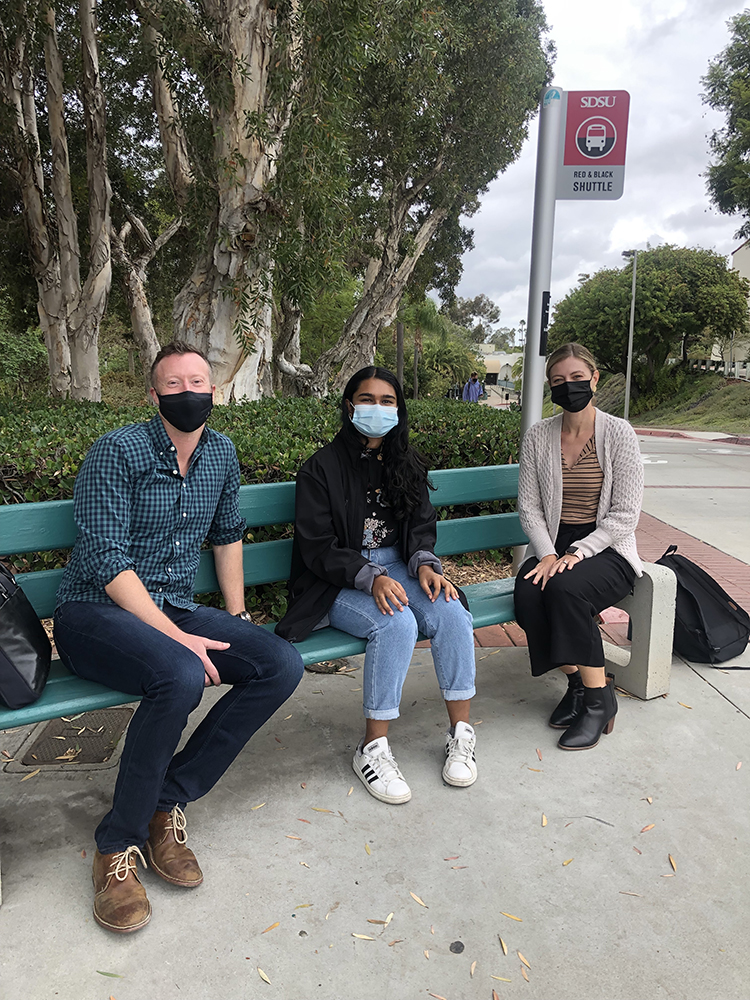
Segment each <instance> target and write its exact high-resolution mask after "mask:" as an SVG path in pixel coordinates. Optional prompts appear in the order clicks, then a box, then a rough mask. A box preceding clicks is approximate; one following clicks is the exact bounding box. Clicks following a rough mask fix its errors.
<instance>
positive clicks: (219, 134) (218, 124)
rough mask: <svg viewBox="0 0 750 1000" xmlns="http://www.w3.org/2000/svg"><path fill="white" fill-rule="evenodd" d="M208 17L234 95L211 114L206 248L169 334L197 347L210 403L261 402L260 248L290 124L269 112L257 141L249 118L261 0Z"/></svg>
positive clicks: (259, 102) (264, 386)
mask: <svg viewBox="0 0 750 1000" xmlns="http://www.w3.org/2000/svg"><path fill="white" fill-rule="evenodd" d="M204 10H205V13H206V15H207V16H208V17H209V19H210V20H211V22H212V26H213V28H214V31H215V36H216V38H217V39H218V41H219V44H220V47H221V50H222V52H223V53H224V54H225V55H226V57H227V65H228V67H229V69H228V70H227V72H230V74H231V84H232V88H231V93H230V94H229V95H228V96H227V97H226V98H225V100H224V101H223V102H218V101H217V102H216V104H215V106H214V107H213V108H212V125H213V137H214V138H213V141H214V159H215V162H216V163H217V165H218V178H217V202H218V204H217V208H216V213H215V216H214V219H213V220H212V223H211V226H210V227H209V232H208V238H207V250H206V251H205V252H204V253H203V254H202V255H201V257H200V258H199V260H198V261H197V263H196V265H195V268H194V270H193V273H192V274H191V276H190V278H189V279H188V281H187V283H186V284H185V285H184V286H183V288H182V289H181V290H180V292H179V294H178V295H177V298H176V300H175V306H174V331H175V336H176V337H179V338H180V339H183V340H186V341H187V342H188V343H190V344H194V345H195V346H197V347H200V348H201V349H202V350H203V351H204V352H205V353H206V355H207V356H208V358H209V360H210V362H211V365H212V367H213V371H214V375H215V380H216V401H217V402H218V403H227V402H229V401H230V400H239V399H258V398H260V397H261V396H263V395H270V394H271V393H272V389H273V376H272V368H271V361H272V356H273V343H272V337H271V314H272V310H271V286H272V282H273V261H272V259H271V257H270V253H269V252H268V251H267V250H266V249H265V248H264V241H265V235H264V234H265V231H266V225H265V223H266V219H265V218H264V216H265V215H266V213H267V212H269V210H271V209H272V206H271V204H270V201H269V199H268V196H267V190H268V186H269V183H270V181H271V180H272V178H273V176H274V173H275V169H276V168H275V158H276V156H277V155H278V152H279V149H280V143H281V139H282V137H283V132H284V128H285V126H286V121H285V120H284V116H283V114H280V115H279V116H276V117H274V116H273V115H271V116H270V119H271V121H270V127H269V135H268V137H267V138H265V139H264V140H263V141H262V140H261V139H260V138H259V137H258V136H256V135H255V134H248V131H249V130H248V126H247V119H248V117H249V116H252V115H255V114H261V115H267V114H268V110H269V109H268V108H267V106H266V100H267V87H268V74H269V68H270V59H271V54H272V47H273V39H274V31H275V28H276V12H275V9H273V8H272V7H271V6H270V5H268V4H266V3H263V2H251V3H246V2H244V0H242V2H241V0H226V2H224V3H221V4H219V3H216V2H214V0H206V2H205V3H204Z"/></svg>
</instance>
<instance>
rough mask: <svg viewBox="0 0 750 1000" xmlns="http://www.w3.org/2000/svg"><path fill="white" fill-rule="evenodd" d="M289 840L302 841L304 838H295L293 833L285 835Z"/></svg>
mask: <svg viewBox="0 0 750 1000" xmlns="http://www.w3.org/2000/svg"><path fill="white" fill-rule="evenodd" d="M284 836H285V837H286V839H287V840H302V837H295V836H294V834H293V833H286V834H284Z"/></svg>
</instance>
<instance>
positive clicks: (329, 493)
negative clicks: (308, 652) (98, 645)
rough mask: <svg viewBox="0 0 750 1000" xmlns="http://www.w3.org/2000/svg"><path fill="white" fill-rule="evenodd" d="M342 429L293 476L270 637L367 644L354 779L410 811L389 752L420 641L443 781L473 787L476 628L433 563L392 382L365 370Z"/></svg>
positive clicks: (423, 477) (426, 505) (421, 483)
mask: <svg viewBox="0 0 750 1000" xmlns="http://www.w3.org/2000/svg"><path fill="white" fill-rule="evenodd" d="M341 420H342V428H341V430H340V431H339V433H338V434H337V435H336V437H335V438H334V440H333V441H332V442H331V444H329V445H326V446H325V447H324V448H321V449H320V451H318V452H316V453H315V454H314V455H313V456H312V458H310V459H309V460H308V461H307V462H305V464H304V465H303V466H302V468H301V469H300V471H299V473H298V475H297V493H296V504H295V531H294V550H293V554H292V572H291V579H290V581H289V608H288V611H287V614H286V615H285V616H284V618H283V619H282V620H281V621H280V622H279V624H278V626H277V627H276V631H277V633H278V634H279V635H281V636H283V637H284V638H285V639H289V641H290V642H299V641H300V640H302V639H304V638H306V636H308V635H309V634H310V632H312V631H313V629H314V628H316V627H318V626H319V625H321V624H331V625H333V626H334V627H335V628H338V629H341V630H342V631H344V632H349V633H350V634H351V635H357V636H361V637H362V638H366V639H367V649H366V652H365V665H364V678H363V685H362V687H363V692H364V693H363V702H364V714H365V720H366V728H365V735H364V737H363V739H362V740H361V741H360V743H359V745H358V747H357V750H356V753H355V755H354V760H353V767H354V771H355V772H356V774H357V775H358V776H359V778H360V780H361V781H362V783H363V784H364V786H365V788H366V789H367V790H368V792H370V794H371V795H373V796H375V798H376V799H380V800H381V801H382V802H390V803H399V802H408V801H409V799H410V798H411V790H410V789H409V786H408V785H407V783H406V781H405V780H404V777H403V775H402V774H401V771H400V770H399V768H398V765H397V764H396V761H395V760H394V758H393V756H392V754H391V751H390V747H389V744H388V726H389V723H390V720H391V719H396V718H398V715H399V703H400V700H401V689H402V687H403V683H404V679H405V677H406V672H407V670H408V668H409V662H410V660H411V656H412V652H413V649H414V644H415V642H416V640H417V633H418V632H420V631H421V632H422V633H423V634H424V635H426V636H428V638H430V640H431V644H432V654H433V660H434V663H435V671H436V673H437V676H438V681H439V683H440V688H441V691H442V694H443V697H444V698H445V704H446V708H447V709H448V717H449V719H450V729H449V730H448V733H447V735H446V748H445V753H446V755H445V764H444V766H443V778H444V780H445V781H446V782H447V783H448V784H451V785H457V786H459V787H465V786H467V785H471V784H473V783H474V782H475V781H476V777H477V768H476V762H475V757H474V746H475V734H474V730H473V729H472V727H471V726H470V725H469V706H470V699H471V698H472V697H473V696H474V693H475V688H474V677H475V665H474V639H473V632H472V620H471V615H470V614H469V612H468V610H466V609H465V608H464V607H463V605H462V603H461V600H460V596H461V595H459V592H458V591H457V590H456V588H455V587H454V586H453V585H452V584H451V583H449V582H448V580H446V579H445V577H444V576H443V570H442V567H441V565H440V560H439V559H438V558H437V556H436V555H435V551H434V550H435V539H436V533H435V522H436V515H435V509H434V508H433V506H432V504H431V503H430V499H429V494H428V479H427V466H426V465H425V463H424V461H423V460H422V458H421V457H420V456H419V454H418V453H417V452H416V451H415V450H414V448H412V447H411V445H410V444H409V427H408V421H407V414H406V405H405V403H404V396H403V392H402V390H401V386H400V385H399V383H398V380H397V379H396V377H395V376H394V375H393V374H392V373H391V372H389V371H386V370H385V369H383V368H375V367H370V368H363V369H362V370H361V371H359V372H357V373H356V375H353V376H352V378H351V379H350V380H349V383H348V385H347V386H346V388H345V389H344V397H343V400H342V403H341Z"/></svg>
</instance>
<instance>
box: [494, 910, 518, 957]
mask: <svg viewBox="0 0 750 1000" xmlns="http://www.w3.org/2000/svg"><path fill="white" fill-rule="evenodd" d="M506 916H507V913H506ZM514 919H515V918H514ZM497 939H498V941H499V942H500V947H501V948H502V949H503V955H507V954H508V946H507V944H506V943H505V941H503V939H502V938H501V937H500V935H499V934H498V936H497Z"/></svg>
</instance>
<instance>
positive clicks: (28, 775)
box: [21, 767, 104, 975]
mask: <svg viewBox="0 0 750 1000" xmlns="http://www.w3.org/2000/svg"><path fill="white" fill-rule="evenodd" d="M40 771H41V767H38V768H37V769H36V771H32V772H31V774H25V775H24V776H23V778H21V781H28V780H29V778H33V777H34V775H35V774H39V772H40ZM98 971H99V970H98V969H97V972H98ZM102 975H104V973H102Z"/></svg>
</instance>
